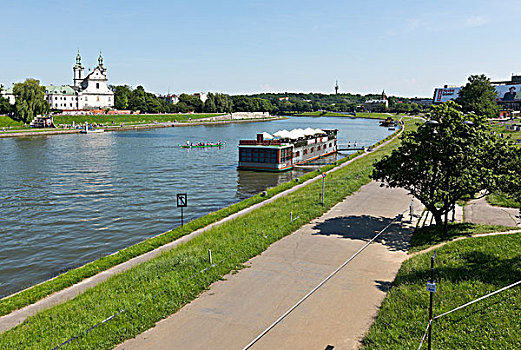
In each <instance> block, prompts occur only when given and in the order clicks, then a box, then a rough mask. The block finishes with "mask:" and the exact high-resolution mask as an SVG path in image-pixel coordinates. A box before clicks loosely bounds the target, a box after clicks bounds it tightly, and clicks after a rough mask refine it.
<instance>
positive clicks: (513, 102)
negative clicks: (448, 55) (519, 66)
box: [432, 75, 521, 111]
mask: <svg viewBox="0 0 521 350" xmlns="http://www.w3.org/2000/svg"><path fill="white" fill-rule="evenodd" d="M491 83H492V85H494V87H495V88H496V94H497V96H496V102H497V103H498V104H499V105H500V107H501V108H502V109H504V110H513V111H520V110H521V75H512V77H511V79H510V80H504V81H493V82H491ZM461 88H462V86H456V85H445V86H444V87H442V88H436V89H434V96H433V98H432V102H433V103H434V104H438V103H443V102H447V101H450V100H455V99H457V98H458V96H459V92H460V90H461Z"/></svg>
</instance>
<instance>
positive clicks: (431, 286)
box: [427, 251, 436, 350]
mask: <svg viewBox="0 0 521 350" xmlns="http://www.w3.org/2000/svg"><path fill="white" fill-rule="evenodd" d="M435 259H436V251H434V254H432V258H431V279H430V281H429V282H430V283H427V290H428V291H429V292H430V300H429V322H430V323H431V325H430V327H429V338H428V344H429V347H428V350H431V339H432V338H431V337H432V302H433V297H434V292H436V282H434V260H435Z"/></svg>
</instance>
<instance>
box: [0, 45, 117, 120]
mask: <svg viewBox="0 0 521 350" xmlns="http://www.w3.org/2000/svg"><path fill="white" fill-rule="evenodd" d="M84 71H85V68H84V67H83V66H82V65H81V56H80V54H79V52H78V55H77V56H76V65H75V66H74V67H73V72H74V76H73V85H58V86H54V85H50V86H45V99H46V100H47V102H49V105H50V106H51V109H61V110H78V109H105V108H111V107H113V106H114V93H113V92H112V91H111V90H110V89H109V87H108V84H107V69H106V68H105V67H104V66H103V57H102V56H101V52H100V55H99V58H98V65H97V66H96V68H94V70H93V71H92V72H90V73H89V74H88V75H87V76H84ZM2 95H4V96H5V97H7V98H9V102H10V103H11V104H14V103H15V96H14V95H13V94H12V88H10V89H7V90H6V91H2Z"/></svg>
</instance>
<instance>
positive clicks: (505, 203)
mask: <svg viewBox="0 0 521 350" xmlns="http://www.w3.org/2000/svg"><path fill="white" fill-rule="evenodd" d="M487 202H489V203H490V204H491V205H496V206H498V207H507V208H521V203H519V202H518V201H516V200H514V199H513V198H512V197H510V196H509V195H507V194H504V193H491V194H489V195H488V196H487Z"/></svg>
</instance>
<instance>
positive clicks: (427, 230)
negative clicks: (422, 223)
mask: <svg viewBox="0 0 521 350" xmlns="http://www.w3.org/2000/svg"><path fill="white" fill-rule="evenodd" d="M512 229H513V228H512V227H508V226H500V225H478V224H470V223H450V224H449V225H448V226H447V233H446V234H445V232H444V228H443V227H437V226H435V225H433V226H427V227H423V228H418V229H416V230H415V231H414V235H413V236H412V238H411V242H410V243H411V247H410V248H409V254H411V253H416V252H419V251H422V250H424V249H427V248H429V247H430V246H432V245H436V244H438V243H442V242H447V241H451V240H453V239H455V238H458V237H468V236H470V235H473V234H477V233H489V232H504V231H510V230H512Z"/></svg>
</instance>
